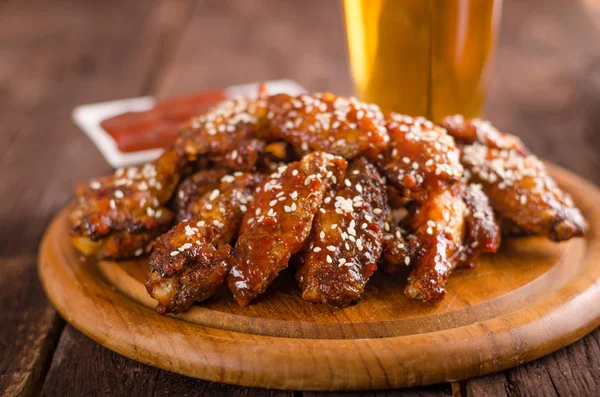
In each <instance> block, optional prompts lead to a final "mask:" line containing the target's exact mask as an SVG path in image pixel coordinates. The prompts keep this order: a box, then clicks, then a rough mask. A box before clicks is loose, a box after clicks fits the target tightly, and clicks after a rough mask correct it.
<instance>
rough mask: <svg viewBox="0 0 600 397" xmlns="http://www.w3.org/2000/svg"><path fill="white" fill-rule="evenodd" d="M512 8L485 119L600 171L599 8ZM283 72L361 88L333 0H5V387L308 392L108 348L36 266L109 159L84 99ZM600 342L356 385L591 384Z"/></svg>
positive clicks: (520, 388) (520, 389) (1, 50)
mask: <svg viewBox="0 0 600 397" xmlns="http://www.w3.org/2000/svg"><path fill="white" fill-rule="evenodd" d="M588 3H591V2H590V1H588ZM503 18H504V19H503V25H502V32H501V37H500V41H499V49H498V52H497V59H496V65H495V70H494V76H495V77H494V82H493V86H492V90H491V94H490V98H489V101H488V106H487V109H486V110H487V112H486V113H487V116H488V117H489V118H490V119H491V120H492V121H493V122H495V123H496V124H497V125H498V126H499V127H501V128H503V129H506V130H509V131H514V132H516V133H518V134H520V135H521V136H522V138H523V139H524V141H525V142H526V143H527V144H528V145H529V146H530V147H531V148H532V149H533V151H534V152H536V153H538V154H540V155H542V156H543V157H545V158H547V159H549V160H551V161H554V162H556V163H558V164H560V165H562V166H564V167H567V168H570V169H572V170H573V171H575V172H577V173H579V174H581V175H582V176H584V177H586V178H588V179H590V180H592V181H593V182H595V183H596V184H600V174H599V173H598V171H597V170H598V169H600V131H597V130H598V129H599V128H600V113H598V112H597V109H599V108H600V46H598V45H597V43H598V41H599V40H600V31H599V30H598V25H596V24H597V23H600V13H598V14H597V15H595V14H594V13H592V12H591V11H590V10H589V9H587V8H585V7H584V5H583V3H579V2H576V1H567V0H562V1H561V0H553V1H549V0H537V1H527V2H525V1H519V0H512V1H506V4H505V8H504V16H503ZM595 18H596V19H595ZM275 78H292V79H295V80H297V81H299V82H300V83H301V84H303V85H304V86H306V87H308V88H309V89H315V90H330V91H333V92H336V93H342V94H349V93H351V91H352V86H351V81H350V77H349V74H348V66H347V58H346V48H345V43H344V33H343V22H342V16H341V9H340V4H339V3H338V2H337V1H334V0H311V1H308V0H304V1H299V0H298V1H293V0H279V1H277V0H245V1H244V0H237V1H233V0H231V1H217V0H214V1H209V0H199V1H193V0H169V1H162V2H159V1H156V2H149V1H147V0H135V1H133V0H130V1H127V2H124V1H123V2H118V1H101V2H100V1H98V2H83V1H75V0H73V1H68V0H61V1H53V2H34V1H33V0H32V1H21V0H14V1H11V0H0V131H1V132H0V203H1V204H0V269H1V277H0V299H1V302H2V307H4V310H3V312H2V314H0V324H1V325H0V395H9V396H12V395H30V394H34V395H38V394H42V395H45V396H60V395H68V396H90V395H118V396H121V395H123V396H137V395H186V396H200V395H214V396H217V395H239V396H241V395H244V396H263V395H271V396H284V395H287V396H291V395H294V396H296V395H302V393H300V392H297V393H292V392H282V391H267V390H260V389H247V388H242V387H235V386H229V385H223V384H215V383H210V382H205V381H200V380H195V379H189V378H185V377H182V376H178V375H174V374H172V373H168V372H165V371H161V370H158V369H156V368H152V367H148V366H145V365H143V364H139V363H137V362H134V361H131V360H129V359H126V358H124V357H121V356H119V355H117V354H115V353H112V352H110V351H109V350H107V349H105V348H103V347H101V346H99V345H97V344H96V343H94V342H92V341H91V340H90V339H88V338H87V337H85V336H84V335H82V334H81V333H79V332H78V331H76V330H75V329H73V328H72V327H71V326H69V325H66V324H65V323H64V321H63V320H62V319H61V318H60V317H59V316H58V315H57V313H56V311H55V310H54V309H53V308H52V306H51V305H50V303H49V302H48V300H47V299H46V297H45V296H44V293H43V291H42V290H41V287H40V284H39V281H38V278H37V274H36V269H35V267H36V255H37V246H38V243H39V241H40V238H41V235H42V233H43V231H44V228H45V226H46V225H47V224H48V222H49V221H50V219H51V217H52V216H53V215H54V214H55V213H56V212H57V211H58V210H59V209H60V208H61V207H62V206H64V205H65V204H66V203H67V202H68V201H69V200H70V198H71V197H72V191H73V187H74V186H75V184H76V183H77V182H78V181H83V180H86V179H88V178H91V177H93V176H97V175H102V174H106V173H108V172H110V168H109V166H108V165H107V164H106V163H105V161H104V160H103V159H102V157H101V156H100V154H99V153H98V152H97V151H96V149H95V148H94V146H93V145H92V143H91V142H90V141H89V140H88V139H87V138H86V137H85V136H84V135H83V134H81V132H80V131H79V130H78V129H77V128H76V127H75V126H74V125H73V124H72V123H71V120H70V112H71V109H72V108H73V107H74V106H75V105H78V104H81V103H89V102H98V101H103V100H110V99H115V98H121V97H132V96H138V95H147V94H154V93H158V94H160V95H165V96H167V95H171V94H178V93H185V92H189V91H194V90H197V89H204V88H218V87H222V86H226V85H230V84H235V83H243V82H250V81H258V80H263V79H275ZM599 342H600V329H597V330H596V331H595V332H593V333H592V334H591V335H589V336H587V337H586V338H584V339H582V340H580V341H579V342H577V343H575V344H573V345H572V346H570V347H567V348H565V349H563V350H560V351H558V352H556V353H554V354H552V355H550V356H547V357H545V358H542V359H540V360H537V361H535V362H532V363H529V364H525V365H523V366H521V367H518V368H515V369H512V370H508V371H504V372H501V373H497V374H493V375H489V376H486V377H482V378H478V379H470V380H467V381H463V382H455V383H451V384H442V385H433V386H429V387H420V388H415V389H409V390H395V391H387V392H380V393H367V394H361V393H357V394H355V395H381V396H384V395H385V396H388V395H422V396H443V395H454V396H457V395H490V396H501V395H511V396H512V395H544V396H551V395H590V394H593V393H594V391H596V393H597V389H599V388H600V343H599ZM325 394H326V393H304V395H306V396H318V395H325ZM349 395H352V394H349Z"/></svg>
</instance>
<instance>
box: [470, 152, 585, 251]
mask: <svg viewBox="0 0 600 397" xmlns="http://www.w3.org/2000/svg"><path fill="white" fill-rule="evenodd" d="M462 161H463V163H464V164H465V166H466V167H467V168H468V170H469V171H470V173H471V180H472V181H473V182H475V183H480V184H481V186H482V187H483V191H484V192H485V194H486V195H487V196H488V197H489V199H490V202H491V204H492V207H494V209H495V210H496V212H497V213H498V215H499V216H500V217H502V218H506V219H508V220H510V221H511V222H512V223H513V224H515V225H516V226H518V227H519V228H520V229H522V230H524V231H526V232H531V233H534V234H538V235H541V236H545V237H548V238H549V239H551V240H553V241H563V240H568V239H570V238H572V237H576V236H582V235H583V234H584V233H585V230H586V227H587V226H586V223H585V220H584V219H583V216H582V215H581V212H579V209H577V207H575V205H574V203H573V200H572V199H571V197H570V196H569V195H568V194H566V193H564V192H563V191H562V190H560V189H559V188H558V186H557V185H556V182H555V181H554V180H553V179H552V178H551V177H550V176H549V175H548V173H547V171H546V167H545V166H544V164H543V163H542V162H541V161H540V160H539V159H538V158H537V157H535V156H533V155H526V156H524V155H521V154H519V153H518V152H517V151H515V150H512V149H502V150H498V149H492V148H489V147H487V146H483V145H482V144H480V143H474V144H472V145H467V146H465V147H464V149H463V155H462Z"/></svg>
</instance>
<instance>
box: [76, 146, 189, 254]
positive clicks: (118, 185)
mask: <svg viewBox="0 0 600 397" xmlns="http://www.w3.org/2000/svg"><path fill="white" fill-rule="evenodd" d="M184 166H185V161H184V160H183V159H182V158H181V157H180V156H178V155H177V153H176V152H175V151H174V150H167V151H166V152H165V153H164V154H163V155H162V156H161V157H160V158H158V159H157V160H155V161H153V162H151V163H148V164H146V165H144V166H143V167H139V168H138V167H131V168H128V169H126V170H123V169H119V170H117V172H116V173H115V174H114V175H111V176H108V177H104V178H99V179H95V180H92V181H91V182H89V183H86V184H82V185H80V186H79V187H78V189H77V192H76V194H77V200H76V202H75V204H74V205H73V207H72V209H71V212H70V222H71V238H72V241H73V245H74V246H75V247H76V248H77V249H78V250H79V251H80V252H81V253H83V254H84V255H96V256H98V257H100V258H110V259H121V258H127V257H133V256H139V255H142V254H143V253H144V252H147V251H148V250H149V249H150V247H151V245H152V243H153V241H154V239H155V238H156V237H157V236H159V235H160V234H162V233H163V232H165V231H166V230H167V229H168V228H169V227H170V226H171V224H172V221H173V218H174V216H173V213H172V212H171V211H169V210H168V209H167V208H166V207H165V206H164V205H165V204H166V203H167V202H168V201H169V200H170V198H171V196H172V195H173V192H174V190H175V188H176V185H177V183H178V181H179V179H180V176H181V172H182V170H183V168H184Z"/></svg>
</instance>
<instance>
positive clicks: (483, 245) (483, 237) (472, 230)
mask: <svg viewBox="0 0 600 397" xmlns="http://www.w3.org/2000/svg"><path fill="white" fill-rule="evenodd" d="M463 200H464V201H465V205H466V209H467V210H466V218H465V222H466V228H467V231H466V236H465V242H464V244H463V249H462V251H461V255H460V259H459V262H460V266H461V267H473V266H474V264H473V260H474V259H475V258H476V257H477V255H479V254H481V253H492V252H496V251H498V248H500V240H501V235H502V233H501V232H500V227H499V225H498V221H497V220H496V216H495V215H494V210H493V209H492V206H491V204H490V200H489V198H488V197H487V196H486V195H485V193H484V192H483V190H482V188H481V185H479V184H474V183H472V184H469V185H468V186H467V187H466V188H465V189H464V193H463Z"/></svg>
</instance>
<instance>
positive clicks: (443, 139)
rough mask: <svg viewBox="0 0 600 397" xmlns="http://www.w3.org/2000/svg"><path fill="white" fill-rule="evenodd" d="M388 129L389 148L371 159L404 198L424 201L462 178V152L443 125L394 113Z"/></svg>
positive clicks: (391, 114) (389, 120) (372, 155)
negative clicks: (429, 195) (428, 196)
mask: <svg viewBox="0 0 600 397" xmlns="http://www.w3.org/2000/svg"><path fill="white" fill-rule="evenodd" d="M387 130H388V133H389V136H390V144H389V147H388V148H387V150H385V151H383V152H381V153H376V152H372V151H371V152H369V158H371V159H372V160H373V161H374V162H375V163H376V164H377V165H378V167H379V169H380V170H381V172H382V173H383V175H384V176H385V177H386V178H387V180H388V181H389V183H391V184H393V185H394V186H395V187H396V188H397V189H399V190H400V193H401V194H402V195H403V196H404V197H406V198H408V199H416V200H420V199H422V198H424V197H425V196H426V195H427V194H428V193H429V192H432V191H437V190H440V189H442V188H445V187H448V186H451V185H452V184H454V183H456V182H458V181H460V179H461V177H462V174H463V167H462V165H461V164H460V151H459V149H458V147H457V146H456V144H455V142H454V139H453V138H452V137H451V136H449V135H448V134H447V133H446V131H445V130H444V129H443V128H440V127H438V126H436V125H434V124H433V123H432V122H431V121H429V120H426V119H424V118H422V117H417V118H413V117H409V116H403V115H400V114H397V113H390V114H389V115H388V123H387Z"/></svg>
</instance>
